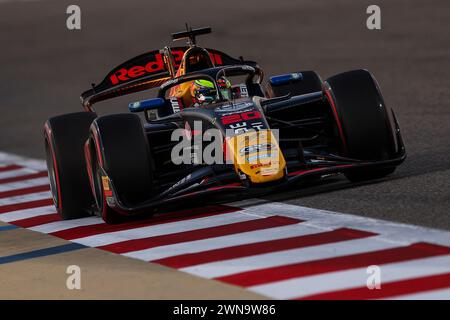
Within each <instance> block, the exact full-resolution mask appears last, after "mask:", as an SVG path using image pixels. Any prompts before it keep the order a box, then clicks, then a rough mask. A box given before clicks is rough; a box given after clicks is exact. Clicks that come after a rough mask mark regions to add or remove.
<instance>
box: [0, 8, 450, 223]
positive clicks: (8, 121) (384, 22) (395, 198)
mask: <svg viewBox="0 0 450 320" xmlns="http://www.w3.org/2000/svg"><path fill="white" fill-rule="evenodd" d="M70 4H77V5H79V6H80V8H81V30H76V31H70V30H68V29H67V28H66V19H67V16H68V15H67V14H66V8H67V7H68V5H70ZM371 4H377V5H378V6H380V8H381V30H368V29H367V28H366V19H367V17H368V14H367V13H366V9H367V7H368V6H369V5H371ZM185 22H188V23H189V24H190V25H192V26H193V27H202V26H211V27H212V29H213V33H212V34H211V35H206V36H203V37H201V38H199V45H204V46H206V47H211V48H216V49H219V50H222V51H224V52H227V53H229V54H230V55H231V56H235V57H238V56H240V55H242V56H244V58H246V59H250V60H256V61H258V62H259V64H260V65H261V66H262V67H263V68H264V69H265V72H266V75H267V76H269V75H273V74H277V73H284V72H291V71H300V70H315V71H317V72H319V73H320V74H321V76H322V78H323V79H325V78H327V77H329V76H331V75H333V74H335V73H338V72H341V71H346V70H349V69H355V68H366V69H368V70H370V71H371V72H373V74H374V75H375V76H376V78H377V79H378V82H379V83H380V86H381V89H382V91H383V94H384V96H385V100H386V103H387V105H388V106H390V107H392V108H394V110H395V111H396V113H397V116H398V119H399V121H400V125H401V129H402V131H403V136H404V139H405V143H406V147H407V151H408V157H409V158H408V160H407V162H406V163H405V164H404V165H402V166H400V167H399V170H398V171H397V173H396V175H395V176H394V179H396V178H399V179H400V180H401V182H397V184H396V183H395V182H394V183H392V184H390V185H389V187H386V185H384V186H379V187H378V188H377V187H374V188H375V189H370V190H368V191H367V192H368V193H370V195H371V197H372V198H373V204H374V205H378V204H379V203H380V202H386V203H387V204H386V205H385V206H386V208H385V210H387V212H389V211H390V210H392V211H395V212H398V211H399V210H400V211H401V210H402V209H401V208H403V207H405V206H408V208H410V209H411V210H414V211H415V212H416V215H417V219H415V221H419V222H417V223H421V224H427V225H433V226H438V227H444V228H450V217H449V216H450V215H449V213H448V208H449V207H450V195H449V190H450V182H449V181H450V180H449V178H450V161H449V155H450V106H449V101H450V89H449V78H450V41H449V39H450V2H449V1H448V0H431V1H424V0H395V1H393V0H389V1H376V3H374V2H372V1H366V0H360V1H354V0H336V1H325V0H314V1H312V0H310V1H306V0H301V1H287V0H278V1H262V0H246V1H236V0H232V1H230V0H229V1H198V0H189V1H163V0H151V1H136V0H129V1H120V0H113V1H99V0H97V1H86V0H77V1H76V2H74V1H66V0H58V1H56V0H55V1H46V0H42V1H40V0H34V1H19V0H0V48H1V50H0V110H1V113H0V151H7V152H13V153H18V154H21V155H26V156H32V157H38V158H43V157H44V148H43V139H42V126H43V123H44V122H45V120H46V119H47V118H48V117H50V116H53V115H57V114H62V113H68V112H74V111H79V110H81V104H80V102H79V95H80V93H81V92H82V91H84V90H86V89H89V88H90V84H91V83H92V82H95V83H98V82H100V81H101V80H102V79H103V77H104V76H105V75H106V73H107V72H108V71H109V70H111V69H112V68H113V67H115V66H116V65H118V64H120V63H122V62H123V61H125V60H128V59H130V58H132V57H134V56H136V55H138V54H141V53H143V52H145V51H148V50H153V49H159V48H162V47H163V46H165V45H168V44H170V43H171V37H170V34H171V32H175V31H179V30H182V29H183V28H184V23H185ZM130 99H131V98H129V97H125V98H119V99H116V100H111V101H106V102H103V103H101V104H99V107H98V108H97V110H98V111H99V112H100V113H102V112H121V111H123V112H127V104H128V102H129V101H130ZM405 179H406V180H405ZM359 192H364V190H359ZM338 196H339V195H338ZM341 196H343V197H344V198H345V197H348V198H346V199H347V201H348V202H352V201H353V202H354V201H355V200H354V197H353V195H352V194H348V195H347V194H344V195H341ZM377 197H379V198H377ZM386 197H388V198H387V200H386ZM327 199H329V197H328V198H327ZM319 200H320V198H319V199H318V200H314V201H315V202H317V201H319ZM315 202H314V203H313V204H315ZM304 203H306V204H308V199H306V200H305V202H304ZM397 203H398V205H396V204H397ZM436 205H437V207H436ZM367 206H368V204H366V205H365V207H367ZM369 206H370V205H369ZM392 206H393V207H392ZM325 207H326V208H332V209H341V208H340V207H336V206H335V205H334V204H330V205H329V206H326V205H325ZM351 207H352V208H357V209H358V204H357V203H352V205H351ZM446 208H447V209H446ZM344 209H345V208H344ZM417 210H419V211H420V212H417ZM363 211H364V210H363ZM369 211H370V210H369ZM379 211H380V210H378V211H377V212H379ZM384 214H385V213H380V214H378V216H381V217H384ZM442 217H443V218H442ZM419 218H420V219H422V220H420V219H419ZM398 219H399V220H405V219H406V221H409V220H408V219H407V218H405V219H402V218H401V217H400V218H398ZM418 219H419V220H418Z"/></svg>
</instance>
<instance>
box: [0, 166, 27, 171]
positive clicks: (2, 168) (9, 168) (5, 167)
mask: <svg viewBox="0 0 450 320" xmlns="http://www.w3.org/2000/svg"><path fill="white" fill-rule="evenodd" d="M21 168H22V166H18V165H16V164H11V165H6V166H3V167H0V172H3V171H10V170H17V169H21Z"/></svg>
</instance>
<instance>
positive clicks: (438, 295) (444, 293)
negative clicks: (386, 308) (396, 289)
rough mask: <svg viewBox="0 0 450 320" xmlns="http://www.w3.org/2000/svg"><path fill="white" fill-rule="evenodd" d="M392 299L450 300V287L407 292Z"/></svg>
mask: <svg viewBox="0 0 450 320" xmlns="http://www.w3.org/2000/svg"><path fill="white" fill-rule="evenodd" d="M390 300H450V289H441V290H433V291H425V292H419V293H414V294H406V295H401V296H396V297H393V298H390Z"/></svg>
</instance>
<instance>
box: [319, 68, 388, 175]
mask: <svg viewBox="0 0 450 320" xmlns="http://www.w3.org/2000/svg"><path fill="white" fill-rule="evenodd" d="M324 91H325V95H326V97H327V99H328V101H329V103H330V106H331V108H332V112H333V114H334V117H335V120H336V126H337V131H338V133H339V139H338V140H339V141H340V146H339V147H340V150H341V154H342V155H344V156H346V157H350V158H354V159H359V160H368V161H381V160H388V159H390V158H392V157H393V155H394V153H395V145H396V144H395V138H394V134H393V131H392V125H391V121H390V119H389V115H388V112H387V108H386V105H385V103H384V99H383V96H382V95H381V92H380V89H379V88H378V85H377V82H376V80H375V78H374V77H373V76H372V74H371V73H370V72H368V71H367V70H353V71H348V72H344V73H340V74H337V75H335V76H333V77H331V78H328V79H327V80H326V82H325V85H324ZM394 170H395V167H389V168H358V169H354V170H352V171H349V172H348V173H346V174H345V176H346V177H347V178H348V179H349V180H350V181H363V180H368V179H375V178H381V177H384V176H386V175H388V174H390V173H392V172H393V171H394Z"/></svg>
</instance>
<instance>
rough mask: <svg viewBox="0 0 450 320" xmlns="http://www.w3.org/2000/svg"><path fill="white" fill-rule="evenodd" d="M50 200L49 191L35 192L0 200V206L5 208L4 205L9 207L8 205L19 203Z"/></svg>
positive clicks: (50, 194)
mask: <svg viewBox="0 0 450 320" xmlns="http://www.w3.org/2000/svg"><path fill="white" fill-rule="evenodd" d="M51 198H52V193H51V192H50V191H42V192H35V193H29V194H24V195H20V196H13V197H8V198H3V199H0V206H6V205H10V204H19V203H23V202H29V201H35V200H44V199H51Z"/></svg>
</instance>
